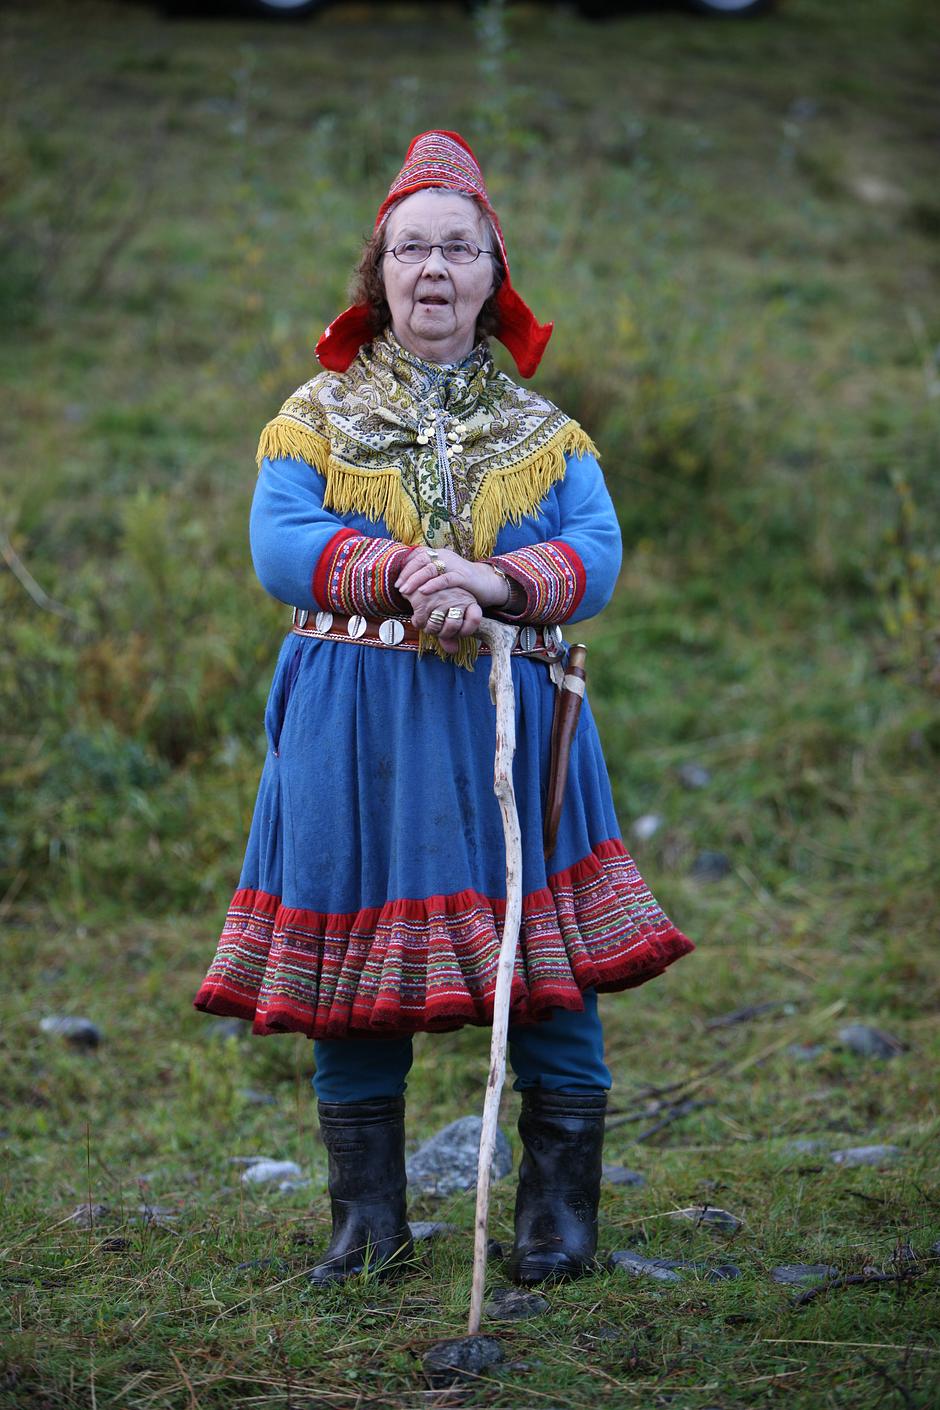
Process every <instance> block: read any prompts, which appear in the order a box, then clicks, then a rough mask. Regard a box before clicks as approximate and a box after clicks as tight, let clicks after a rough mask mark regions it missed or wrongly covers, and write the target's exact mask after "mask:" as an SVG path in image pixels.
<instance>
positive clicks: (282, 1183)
mask: <svg viewBox="0 0 940 1410" xmlns="http://www.w3.org/2000/svg"><path fill="white" fill-rule="evenodd" d="M312 1184H313V1181H312V1180H311V1179H310V1177H309V1176H307V1177H305V1178H302V1179H300V1180H279V1181H278V1186H277V1187H278V1189H279V1190H280V1192H281V1194H282V1195H289V1194H290V1192H291V1190H305V1189H307V1187H308V1186H309V1185H312Z"/></svg>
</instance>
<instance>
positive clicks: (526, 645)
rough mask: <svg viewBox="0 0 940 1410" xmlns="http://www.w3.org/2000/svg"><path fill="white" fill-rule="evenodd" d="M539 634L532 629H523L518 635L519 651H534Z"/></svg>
mask: <svg viewBox="0 0 940 1410" xmlns="http://www.w3.org/2000/svg"><path fill="white" fill-rule="evenodd" d="M538 640H539V634H538V632H537V631H536V630H535V628H534V627H523V628H522V631H521V632H520V633H519V650H520V651H534V650H535V648H536V646H537V645H538Z"/></svg>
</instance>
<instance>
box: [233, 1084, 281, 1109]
mask: <svg viewBox="0 0 940 1410" xmlns="http://www.w3.org/2000/svg"><path fill="white" fill-rule="evenodd" d="M238 1095H239V1096H240V1097H241V1099H242V1101H243V1102H244V1103H245V1105H246V1106H277V1097H273V1096H272V1095H271V1093H270V1092H258V1091H256V1090H255V1088H254V1087H242V1089H241V1091H240V1092H239V1094H238Z"/></svg>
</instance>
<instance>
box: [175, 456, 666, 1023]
mask: <svg viewBox="0 0 940 1410" xmlns="http://www.w3.org/2000/svg"><path fill="white" fill-rule="evenodd" d="M324 489H325V480H324V477H323V475H322V474H320V473H319V472H318V471H317V470H316V469H315V468H314V467H313V466H311V465H309V464H307V463H306V462H305V461H302V460H300V459H297V458H293V457H283V458H277V459H265V460H264V461H263V462H262V465H261V473H260V476H259V479H258V484H257V488H256V492H255V496H254V501H253V505H252V512H251V549H252V556H253V559H254V565H255V569H256V572H257V574H258V577H259V579H260V581H261V583H262V584H263V586H264V587H265V588H266V589H267V591H268V592H269V593H271V594H272V596H274V597H275V598H277V599H279V600H280V601H281V602H284V603H286V604H289V605H291V606H295V607H297V608H301V609H303V608H306V609H308V610H310V611H311V612H315V611H317V610H321V609H324V608H326V607H328V606H329V603H328V602H327V601H326V600H324V599H323V597H322V596H321V597H319V598H318V597H317V596H316V595H315V594H316V591H317V589H318V585H322V581H323V574H322V571H321V572H320V573H318V571H317V569H318V566H319V567H320V568H321V569H322V564H323V562H324V555H328V554H330V553H331V552H332V551H333V545H335V544H336V542H337V535H338V534H340V533H341V531H343V530H353V531H355V532H356V533H357V534H362V535H366V536H368V537H369V538H370V539H385V540H391V539H392V537H393V536H392V535H391V534H390V533H389V531H388V528H387V527H386V525H385V524H384V522H382V521H378V522H377V521H375V520H372V519H366V518H365V517H363V516H362V515H361V514H357V513H353V512H345V513H336V512H335V511H333V510H332V509H329V508H325V507H324V503H323V501H324ZM546 543H555V544H558V543H560V544H562V545H563V546H564V547H565V548H566V551H568V557H567V559H566V562H570V563H571V564H573V565H574V569H573V571H574V573H575V575H576V577H577V585H576V591H575V592H574V593H573V595H572V597H571V601H572V602H573V603H574V604H575V605H574V606H573V607H572V610H571V611H570V614H569V615H568V616H567V617H566V618H565V622H566V623H573V622H577V621H580V620H582V619H583V618H587V617H592V616H594V615H595V614H596V613H597V612H599V611H600V610H601V609H602V608H603V607H604V605H605V604H606V603H607V602H608V600H609V598H610V596H611V593H612V592H613V589H614V585H615V583H616V580H617V575H618V572H619V568H620V562H621V539H620V532H619V526H618V523H617V518H616V514H615V511H614V508H613V505H612V503H611V499H610V496H609V494H608V492H607V489H606V486H605V484H604V478H603V474H602V472H601V469H600V466H599V465H598V463H597V461H596V459H595V458H594V457H593V456H592V455H589V454H585V455H569V456H567V457H566V468H565V473H564V476H563V478H561V479H560V480H558V481H557V482H556V483H555V484H554V485H553V486H552V488H551V489H550V490H549V492H548V493H547V494H546V496H545V497H544V499H543V500H542V501H541V503H540V504H539V505H538V507H537V509H536V511H535V512H533V513H531V514H528V515H525V516H524V517H523V518H522V520H521V522H520V523H518V524H513V523H507V524H505V525H504V526H503V528H502V529H501V530H500V532H499V535H498V539H497V542H496V546H495V550H494V555H495V556H497V557H499V556H500V555H504V554H507V553H512V552H514V551H516V550H520V549H525V548H530V547H533V546H535V545H544V544H546ZM320 591H321V593H322V591H323V589H322V586H320ZM569 635H570V634H569ZM566 651H567V647H565V648H563V652H562V655H564V654H565V652H566ZM489 667H490V661H489V657H488V656H481V657H480V658H479V659H478V660H477V663H476V665H475V668H474V669H473V670H466V669H463V668H461V667H459V666H457V665H456V664H455V663H454V662H453V661H449V660H441V659H440V658H439V657H438V656H436V655H434V654H432V653H431V652H425V653H424V654H421V655H419V654H418V652H417V651H416V650H403V649H385V648H381V647H379V646H377V645H370V644H368V643H366V642H358V641H352V640H325V639H321V638H317V637H302V636H299V635H297V634H296V633H294V632H293V631H291V632H289V633H288V635H287V636H286V638H285V640H284V643H283V645H282V647H281V650H280V654H279V656H278V661H277V666H276V669H275V673H274V680H273V683H272V686H271V692H270V696H269V699H268V704H267V709H266V715H265V728H266V733H267V741H268V753H267V758H266V760H265V764H264V770H263V774H262V777H261V784H260V789H259V793H258V799H257V804H256V807H255V812H254V818H253V822H252V826H251V832H250V836H249V840H248V847H247V853H246V856H245V862H244V866H243V869H242V873H241V878H240V881H239V886H238V890H237V891H236V893H235V896H234V898H233V901H232V906H231V908H230V910H229V914H228V917H227V920H226V924H225V929H224V930H223V934H222V939H221V941H220V943H219V948H218V951H217V954H216V957H215V960H214V962H213V965H212V967H211V968H210V971H209V973H208V975H207V978H206V980H205V982H204V984H203V986H202V988H201V989H200V991H199V994H198V995H197V998H196V1001H195V1002H196V1005H197V1007H199V1008H202V1009H205V1010H207V1011H210V1012H213V1013H217V1014H235V1015H237V1016H239V1017H242V1018H245V1019H249V1020H251V1021H252V1022H253V1024H254V1031H255V1032H257V1033H272V1032H282V1031H286V1030H296V1031H301V1032H304V1033H307V1034H308V1035H309V1036H310V1037H342V1036H347V1035H351V1034H355V1035H360V1036H361V1035H365V1034H372V1035H382V1034H385V1035H399V1034H405V1033H412V1032H417V1031H422V1030H433V1029H447V1028H456V1027H460V1026H461V1025H462V1024H464V1023H468V1022H469V1023H489V1022H491V1021H492V1002H493V992H494V989H495V979H496V964H497V960H498V952H499V940H500V934H501V929H502V920H503V915H504V911H505V889H506V882H505V850H504V841H503V829H502V820H501V815H500V810H499V806H498V803H497V801H496V798H495V795H494V792H493V758H494V751H495V711H494V709H493V705H492V702H491V700H490V696H489V685H488V679H489ZM513 680H514V685H515V705H516V732H517V750H516V756H515V760H514V784H515V790H516V798H517V805H518V810H519V817H520V823H521V828H522V839H523V888H522V889H523V898H524V899H523V924H522V933H521V936H520V945H519V952H518V957H517V963H516V972H515V978H514V984H513V992H512V1013H511V1017H512V1021H513V1022H514V1023H527V1022H531V1021H535V1020H537V1019H539V1018H543V1017H545V1016H547V1015H548V1014H549V1012H550V1011H551V1009H553V1008H562V1009H570V1010H580V1009H581V1008H582V1007H583V998H582V994H583V992H584V991H585V990H588V989H597V990H600V991H603V990H617V989H624V988H628V987H631V986H633V985H636V984H641V983H644V982H645V981H646V980H647V979H650V978H652V977H653V976H654V975H656V974H659V973H661V972H662V971H663V970H664V969H665V968H666V966H667V965H668V964H670V963H672V961H673V960H675V959H677V958H679V956H681V955H683V954H685V953H687V952H688V951H689V950H691V949H692V948H693V946H692V944H691V942H690V941H689V940H688V939H687V938H686V937H685V936H684V935H682V934H681V933H680V932H679V931H678V930H677V929H676V927H675V926H674V925H673V924H672V922H671V921H670V920H669V919H668V918H667V917H666V916H665V915H664V914H663V912H662V910H661V908H660V907H659V905H658V903H657V902H656V900H655V899H654V897H653V896H652V895H651V894H650V892H649V890H648V888H647V887H646V885H645V883H644V882H643V880H642V878H641V877H640V876H639V873H638V872H637V869H636V866H635V864H634V862H633V860H632V858H630V856H629V854H628V853H627V852H626V851H625V849H624V847H623V843H622V841H621V837H620V830H619V827H618V823H617V818H616V814H615V811H614V806H613V801H612V798H611V791H610V784H609V780H608V776H607V770H606V767H605V764H604V758H603V754H602V751H601V745H600V740H599V738H598V733H597V729H596V726H595V723H594V719H593V716H592V713H591V707H590V703H589V700H588V699H587V698H585V700H584V702H583V707H582V710H581V715H580V721H579V725H578V729H577V733H576V736H575V739H574V741H573V745H572V751H571V760H570V766H569V773H568V782H567V788H566V793H565V799H564V806H563V811H562V816H561V823H560V826H559V830H558V837H557V843H556V846H555V849H554V851H553V853H552V854H551V855H550V856H549V857H548V858H546V857H545V856H544V855H543V849H542V834H543V813H544V805H545V794H546V788H547V782H548V771H549V761H550V741H551V727H552V717H553V711H554V708H555V702H556V698H557V689H556V687H555V685H554V684H553V683H552V680H551V677H550V674H549V670H548V668H547V666H546V664H545V663H544V662H542V661H539V660H534V659H527V658H524V657H517V656H514V657H513Z"/></svg>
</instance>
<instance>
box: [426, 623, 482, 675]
mask: <svg viewBox="0 0 940 1410" xmlns="http://www.w3.org/2000/svg"><path fill="white" fill-rule="evenodd" d="M426 651H433V652H434V654H435V656H439V657H440V658H441V660H442V661H450V662H452V663H453V664H454V665H455V666H462V667H463V668H464V670H465V671H472V670H473V668H474V666H475V665H476V660H477V657H478V656H479V654H480V643H479V640H478V639H477V638H476V637H475V636H465V637H463V638H462V639H461V641H460V644H459V645H458V647H457V650H456V651H455V652H454V653H453V654H451V653H450V652H448V651H445V650H444V648H443V646H441V643H440V642H439V641H438V639H437V637H436V636H432V634H431V633H430V632H419V634H418V655H419V656H423V655H424V653H425V652H426Z"/></svg>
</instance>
